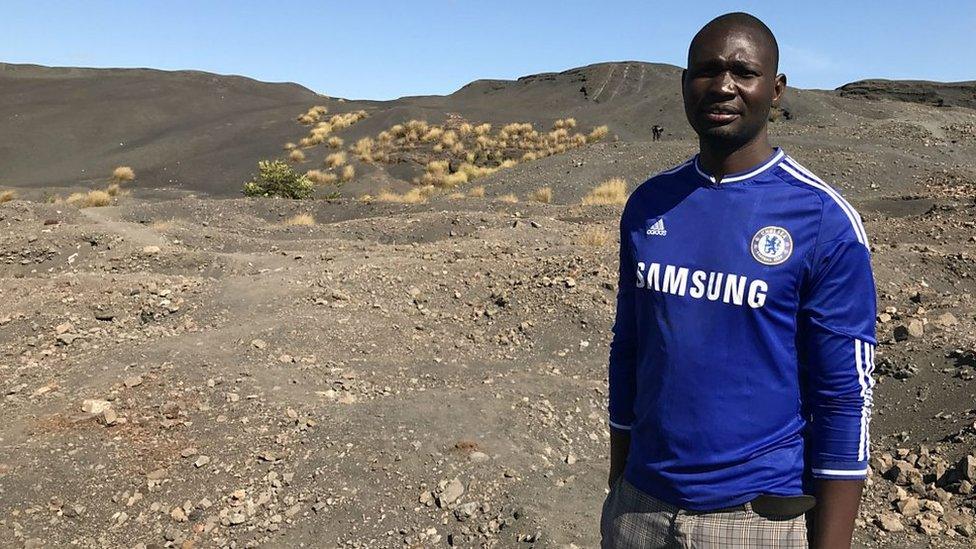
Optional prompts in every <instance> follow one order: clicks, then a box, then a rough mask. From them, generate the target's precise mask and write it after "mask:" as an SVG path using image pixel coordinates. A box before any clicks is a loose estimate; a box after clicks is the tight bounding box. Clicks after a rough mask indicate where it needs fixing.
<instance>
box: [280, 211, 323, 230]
mask: <svg viewBox="0 0 976 549" xmlns="http://www.w3.org/2000/svg"><path fill="white" fill-rule="evenodd" d="M282 224H283V225H285V226H287V227H311V226H313V225H315V218H314V217H313V216H312V214H310V213H300V214H295V215H293V216H291V217H289V218H288V219H286V220H284V221H283V222H282Z"/></svg>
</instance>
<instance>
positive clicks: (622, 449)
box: [607, 428, 630, 487]
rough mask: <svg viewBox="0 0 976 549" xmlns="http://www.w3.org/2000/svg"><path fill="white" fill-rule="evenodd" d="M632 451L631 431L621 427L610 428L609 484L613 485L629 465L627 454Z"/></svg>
mask: <svg viewBox="0 0 976 549" xmlns="http://www.w3.org/2000/svg"><path fill="white" fill-rule="evenodd" d="M629 453H630V433H629V432H628V431H621V430H619V429H612V428H611V429H610V476H609V477H608V478H607V484H609V485H610V486H611V487H613V485H614V483H616V482H617V478H619V477H620V475H622V474H624V468H625V467H626V466H627V455H628V454H629Z"/></svg>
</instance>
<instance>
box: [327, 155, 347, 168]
mask: <svg viewBox="0 0 976 549" xmlns="http://www.w3.org/2000/svg"><path fill="white" fill-rule="evenodd" d="M345 163H346V153H344V152H342V151H339V152H334V153H332V154H330V155H329V156H326V157H325V165H326V166H328V167H330V168H338V167H339V166H341V165H343V164H345Z"/></svg>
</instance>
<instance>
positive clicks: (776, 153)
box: [694, 147, 786, 185]
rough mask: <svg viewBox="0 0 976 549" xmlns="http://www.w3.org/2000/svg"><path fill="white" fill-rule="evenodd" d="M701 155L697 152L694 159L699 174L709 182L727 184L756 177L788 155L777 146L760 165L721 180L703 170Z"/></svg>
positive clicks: (731, 174)
mask: <svg viewBox="0 0 976 549" xmlns="http://www.w3.org/2000/svg"><path fill="white" fill-rule="evenodd" d="M699 156H700V155H697V154H696V155H695V161H694V164H695V171H696V172H698V175H700V176H701V177H702V178H704V179H706V180H707V181H708V184H711V185H725V184H726V183H735V182H736V181H745V180H746V179H752V178H753V177H756V176H757V175H759V174H761V173H763V172H765V171H766V170H768V169H770V168H772V167H773V166H775V165H777V164H779V163H780V162H781V161H782V160H783V158H784V157H785V156H786V153H784V152H783V149H781V148H779V147H776V148H775V149H773V154H771V155H770V156H769V158H768V159H766V161H765V162H763V163H762V164H760V165H759V166H757V167H753V168H749V169H748V170H745V171H741V172H737V173H730V174H728V175H726V176H725V177H723V178H722V180H721V182H718V181H716V180H715V177H713V176H711V175H708V174H707V173H705V171H704V170H702V168H701V165H700V164H699V162H698V157H699Z"/></svg>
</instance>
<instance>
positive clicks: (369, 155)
mask: <svg viewBox="0 0 976 549" xmlns="http://www.w3.org/2000/svg"><path fill="white" fill-rule="evenodd" d="M373 144H374V143H373V140H372V139H371V138H369V137H364V138H362V139H360V140H359V141H356V144H355V145H353V147H352V152H353V154H355V155H356V156H357V157H359V159H360V160H362V161H363V162H372V161H373Z"/></svg>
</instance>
